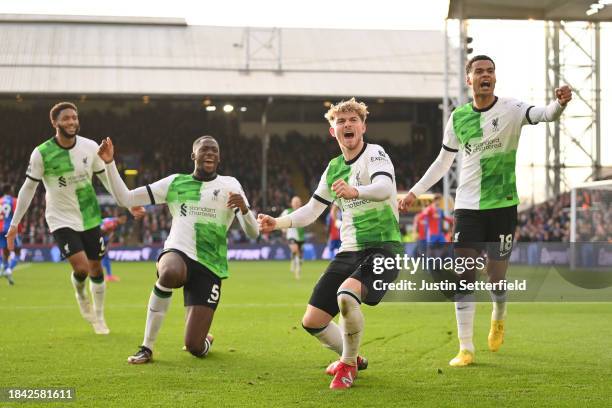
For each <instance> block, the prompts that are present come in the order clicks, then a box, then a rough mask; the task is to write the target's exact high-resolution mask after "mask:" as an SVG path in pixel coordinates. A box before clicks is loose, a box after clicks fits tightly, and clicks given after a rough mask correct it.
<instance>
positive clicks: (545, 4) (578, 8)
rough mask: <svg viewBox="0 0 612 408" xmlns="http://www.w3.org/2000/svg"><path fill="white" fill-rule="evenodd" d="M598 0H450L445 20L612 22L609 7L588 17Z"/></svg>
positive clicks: (611, 13) (610, 6)
mask: <svg viewBox="0 0 612 408" xmlns="http://www.w3.org/2000/svg"><path fill="white" fill-rule="evenodd" d="M594 3H598V1H597V0H571V1H567V0H566V1H559V0H542V1H534V0H512V1H508V0H450V2H449V4H448V18H464V19H502V20H529V19H533V20H552V21H559V20H565V21H608V22H609V21H612V4H610V5H606V6H605V7H603V6H602V8H601V9H600V10H599V11H598V12H593V13H592V14H589V15H587V13H586V12H587V10H589V9H590V8H591V4H594Z"/></svg>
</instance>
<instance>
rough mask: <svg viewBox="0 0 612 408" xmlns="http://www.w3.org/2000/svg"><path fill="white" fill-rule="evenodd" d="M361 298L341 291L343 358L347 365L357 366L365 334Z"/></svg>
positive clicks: (339, 292)
mask: <svg viewBox="0 0 612 408" xmlns="http://www.w3.org/2000/svg"><path fill="white" fill-rule="evenodd" d="M359 299H360V296H358V295H356V294H355V293H353V292H351V291H349V290H346V289H340V290H339V291H338V306H340V324H341V327H342V357H341V359H340V360H341V361H342V362H343V363H345V364H350V365H357V355H358V354H359V345H360V343H361V335H362V333H363V326H364V319H363V313H362V312H361V301H360V300H359Z"/></svg>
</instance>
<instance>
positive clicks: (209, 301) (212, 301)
mask: <svg viewBox="0 0 612 408" xmlns="http://www.w3.org/2000/svg"><path fill="white" fill-rule="evenodd" d="M206 302H208V303H217V302H215V301H214V300H210V299H208V300H207V301H206Z"/></svg>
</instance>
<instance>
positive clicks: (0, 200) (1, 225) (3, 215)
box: [0, 184, 21, 285]
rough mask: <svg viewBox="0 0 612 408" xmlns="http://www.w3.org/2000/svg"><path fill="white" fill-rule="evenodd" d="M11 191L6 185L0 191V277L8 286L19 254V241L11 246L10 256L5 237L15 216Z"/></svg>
mask: <svg viewBox="0 0 612 408" xmlns="http://www.w3.org/2000/svg"><path fill="white" fill-rule="evenodd" d="M11 190H12V189H11V186H10V185H8V184H7V185H4V186H3V187H2V191H0V194H1V195H0V249H2V259H1V260H0V276H2V275H4V277H5V278H6V279H7V280H8V283H9V285H14V284H15V281H14V280H13V271H14V270H15V267H16V266H17V261H18V256H19V254H20V252H21V251H20V250H21V240H20V239H19V237H17V239H16V240H15V242H14V244H13V247H14V252H13V254H11V251H9V248H8V244H7V242H6V237H5V234H6V233H7V232H8V230H9V226H10V225H11V221H12V219H13V214H15V208H16V207H17V200H16V199H15V197H13V196H11Z"/></svg>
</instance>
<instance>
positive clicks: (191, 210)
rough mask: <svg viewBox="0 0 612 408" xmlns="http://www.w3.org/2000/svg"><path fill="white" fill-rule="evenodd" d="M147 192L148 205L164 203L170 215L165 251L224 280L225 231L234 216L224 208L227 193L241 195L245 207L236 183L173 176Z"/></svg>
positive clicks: (225, 177)
mask: <svg viewBox="0 0 612 408" xmlns="http://www.w3.org/2000/svg"><path fill="white" fill-rule="evenodd" d="M147 189H148V190H149V196H150V198H151V203H152V204H163V203H167V204H168V208H169V210H170V214H172V227H171V228H170V234H169V236H168V239H167V240H166V242H165V244H164V249H169V248H172V249H178V250H179V251H181V252H183V253H184V254H185V255H187V256H188V257H189V258H191V259H193V260H194V261H196V262H199V263H200V264H202V265H204V266H206V267H207V268H208V269H210V270H211V271H212V272H213V273H214V274H215V275H217V276H218V277H219V278H221V279H225V278H227V277H228V269H227V230H228V228H229V227H230V226H231V225H232V222H233V221H234V216H235V213H234V210H232V209H231V208H228V207H227V200H228V198H229V193H230V192H231V193H234V194H241V195H242V197H243V198H244V200H245V203H246V204H247V206H248V201H247V199H246V197H245V195H244V192H243V190H242V186H241V185H240V183H239V182H238V180H236V179H235V178H233V177H229V176H217V177H216V178H215V179H213V180H211V181H200V180H197V179H196V178H194V177H193V176H192V175H191V174H173V175H171V176H168V177H166V178H164V179H161V180H159V181H156V182H155V183H153V184H150V185H148V186H147ZM235 211H236V212H238V211H239V210H235Z"/></svg>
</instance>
